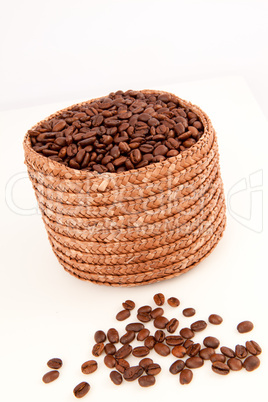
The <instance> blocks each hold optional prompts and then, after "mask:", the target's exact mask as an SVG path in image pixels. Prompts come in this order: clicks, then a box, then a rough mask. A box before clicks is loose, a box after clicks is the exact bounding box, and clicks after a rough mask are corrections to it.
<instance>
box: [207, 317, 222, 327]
mask: <svg viewBox="0 0 268 402" xmlns="http://www.w3.org/2000/svg"><path fill="white" fill-rule="evenodd" d="M208 321H209V322H210V324H213V325H219V324H221V323H222V318H221V316H220V315H218V314H211V315H210V316H209V317H208Z"/></svg>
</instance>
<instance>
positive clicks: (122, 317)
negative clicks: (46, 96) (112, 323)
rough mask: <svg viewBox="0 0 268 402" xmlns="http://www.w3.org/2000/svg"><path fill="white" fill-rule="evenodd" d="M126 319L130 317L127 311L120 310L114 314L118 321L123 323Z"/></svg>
mask: <svg viewBox="0 0 268 402" xmlns="http://www.w3.org/2000/svg"><path fill="white" fill-rule="evenodd" d="M128 317H130V311H129V310H122V311H119V313H117V314H116V317H115V318H116V319H117V320H118V321H124V320H126V319H127V318H128Z"/></svg>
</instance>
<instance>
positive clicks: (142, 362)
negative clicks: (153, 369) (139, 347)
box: [139, 357, 153, 370]
mask: <svg viewBox="0 0 268 402" xmlns="http://www.w3.org/2000/svg"><path fill="white" fill-rule="evenodd" d="M150 364H153V360H152V359H150V358H149V357H145V358H144V359H141V360H140V362H139V366H141V367H142V368H143V369H144V370H146V368H147V367H148V366H149V365H150Z"/></svg>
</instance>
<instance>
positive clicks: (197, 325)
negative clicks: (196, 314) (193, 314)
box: [190, 320, 207, 332]
mask: <svg viewBox="0 0 268 402" xmlns="http://www.w3.org/2000/svg"><path fill="white" fill-rule="evenodd" d="M206 327H207V323H206V322H205V321H203V320H198V321H195V322H193V323H192V324H191V326H190V328H191V330H192V331H194V332H199V331H203V330H204V329H206Z"/></svg>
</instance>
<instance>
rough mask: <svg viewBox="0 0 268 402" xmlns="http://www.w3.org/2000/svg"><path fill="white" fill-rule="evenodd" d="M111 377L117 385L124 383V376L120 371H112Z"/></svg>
mask: <svg viewBox="0 0 268 402" xmlns="http://www.w3.org/2000/svg"><path fill="white" fill-rule="evenodd" d="M110 378H111V380H112V382H113V383H114V384H115V385H120V384H122V381H123V377H122V375H121V374H120V373H118V371H115V370H113V371H111V372H110Z"/></svg>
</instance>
